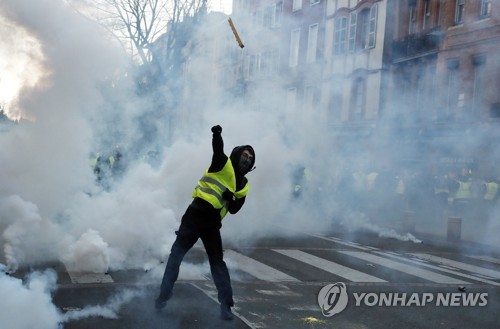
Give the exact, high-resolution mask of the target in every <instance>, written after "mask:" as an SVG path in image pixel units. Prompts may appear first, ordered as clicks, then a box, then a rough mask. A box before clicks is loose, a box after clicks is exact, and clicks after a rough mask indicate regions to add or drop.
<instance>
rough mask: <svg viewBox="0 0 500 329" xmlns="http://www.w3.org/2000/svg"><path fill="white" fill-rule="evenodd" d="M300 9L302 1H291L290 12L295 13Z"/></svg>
mask: <svg viewBox="0 0 500 329" xmlns="http://www.w3.org/2000/svg"><path fill="white" fill-rule="evenodd" d="M301 9H302V0H293V3H292V10H293V11H297V10H301Z"/></svg>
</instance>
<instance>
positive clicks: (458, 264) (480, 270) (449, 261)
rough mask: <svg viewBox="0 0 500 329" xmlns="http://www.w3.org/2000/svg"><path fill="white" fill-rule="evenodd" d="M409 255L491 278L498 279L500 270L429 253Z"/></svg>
mask: <svg viewBox="0 0 500 329" xmlns="http://www.w3.org/2000/svg"><path fill="white" fill-rule="evenodd" d="M410 255H413V256H415V257H417V258H420V259H425V260H428V261H432V262H435V263H440V264H444V265H448V266H453V267H455V268H458V269H461V270H465V271H468V272H473V273H479V274H482V275H485V276H487V277H490V278H493V279H500V272H498V271H495V270H490V269H488V268H484V267H480V266H476V265H471V264H466V263H462V262H459V261H456V260H452V259H448V258H444V257H439V256H434V255H429V254H423V253H411V254H410Z"/></svg>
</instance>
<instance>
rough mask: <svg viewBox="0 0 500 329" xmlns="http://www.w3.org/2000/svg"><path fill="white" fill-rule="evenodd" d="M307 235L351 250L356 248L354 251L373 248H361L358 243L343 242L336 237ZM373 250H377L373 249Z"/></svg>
mask: <svg viewBox="0 0 500 329" xmlns="http://www.w3.org/2000/svg"><path fill="white" fill-rule="evenodd" d="M309 235H311V236H314V237H316V238H319V239H323V240H327V241H331V242H335V243H338V244H341V245H344V246H348V247H352V248H356V249H361V250H373V249H374V248H375V247H368V246H363V245H360V244H359V243H355V242H348V241H343V240H341V239H339V238H336V237H333V236H332V237H326V236H322V235H320V234H309ZM375 249H377V248H375Z"/></svg>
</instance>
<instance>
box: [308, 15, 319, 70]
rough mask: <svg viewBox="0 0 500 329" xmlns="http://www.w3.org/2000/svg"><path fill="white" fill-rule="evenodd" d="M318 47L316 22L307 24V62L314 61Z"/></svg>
mask: <svg viewBox="0 0 500 329" xmlns="http://www.w3.org/2000/svg"><path fill="white" fill-rule="evenodd" d="M317 48H318V24H317V23H316V24H312V25H310V26H309V36H308V38H307V57H306V62H307V63H314V62H315V61H316V52H317Z"/></svg>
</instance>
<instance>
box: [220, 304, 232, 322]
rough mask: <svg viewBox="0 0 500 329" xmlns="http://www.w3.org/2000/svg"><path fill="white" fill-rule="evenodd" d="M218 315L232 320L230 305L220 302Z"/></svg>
mask: <svg viewBox="0 0 500 329" xmlns="http://www.w3.org/2000/svg"><path fill="white" fill-rule="evenodd" d="M220 317H221V318H222V319H223V320H233V319H234V315H233V312H231V306H229V305H227V304H220Z"/></svg>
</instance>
